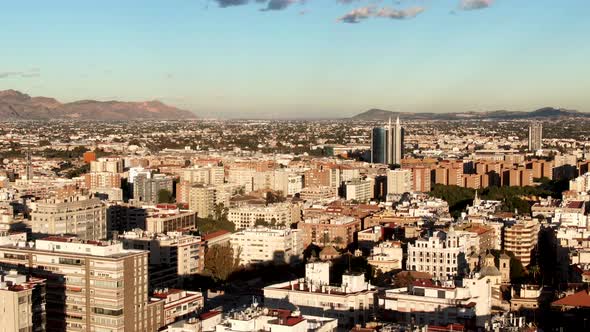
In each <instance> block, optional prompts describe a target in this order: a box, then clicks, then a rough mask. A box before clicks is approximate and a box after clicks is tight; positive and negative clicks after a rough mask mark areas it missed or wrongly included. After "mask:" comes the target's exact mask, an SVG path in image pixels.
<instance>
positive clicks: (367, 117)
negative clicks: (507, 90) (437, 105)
mask: <svg viewBox="0 0 590 332" xmlns="http://www.w3.org/2000/svg"><path fill="white" fill-rule="evenodd" d="M398 116H399V117H400V119H404V120H486V119H497V120H526V119H550V118H565V117H580V118H590V113H582V112H578V111H574V110H566V109H562V108H561V109H558V108H552V107H545V108H541V109H538V110H535V111H532V112H514V111H490V112H463V113H409V112H392V111H385V110H380V109H371V110H368V111H366V112H363V113H360V114H357V115H355V116H353V117H351V118H350V119H351V120H357V121H359V120H360V121H387V120H388V119H389V118H390V117H391V118H392V119H393V120H395V118H397V117H398Z"/></svg>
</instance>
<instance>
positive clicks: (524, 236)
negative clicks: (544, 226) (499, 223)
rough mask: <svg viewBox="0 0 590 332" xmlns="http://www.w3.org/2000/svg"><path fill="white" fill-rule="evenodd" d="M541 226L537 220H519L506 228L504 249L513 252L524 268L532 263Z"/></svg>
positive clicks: (508, 223) (507, 224)
mask: <svg viewBox="0 0 590 332" xmlns="http://www.w3.org/2000/svg"><path fill="white" fill-rule="evenodd" d="M540 229H541V225H540V223H539V221H538V220H537V219H530V218H527V219H519V220H516V221H511V222H507V223H506V226H505V227H504V234H503V239H502V240H503V241H502V243H503V249H504V250H505V251H511V252H512V253H513V254H514V256H515V257H516V258H518V259H519V260H520V262H521V263H522V265H523V266H527V265H529V264H530V263H531V255H532V252H533V249H535V247H536V246H537V242H538V240H539V230H540Z"/></svg>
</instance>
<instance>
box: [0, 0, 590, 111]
mask: <svg viewBox="0 0 590 332" xmlns="http://www.w3.org/2000/svg"><path fill="white" fill-rule="evenodd" d="M231 4H234V5H235V4H241V5H237V6H231ZM35 6H36V7H35V8H36V10H34V11H31V10H30V4H26V5H25V4H19V3H10V4H7V5H6V6H5V8H4V10H3V11H2V13H0V18H2V20H3V22H4V24H5V29H3V31H2V32H0V36H1V37H0V38H1V39H2V40H3V41H4V46H5V47H4V48H5V50H4V51H3V52H2V54H1V55H0V60H1V61H0V63H2V65H1V66H0V90H4V89H16V90H20V91H23V92H25V93H28V94H30V95H35V96H48V97H55V98H57V99H59V100H60V101H63V102H69V101H73V100H80V99H97V100H111V99H119V100H124V101H142V100H152V99H158V100H161V101H163V102H166V103H167V104H171V105H174V106H178V107H180V108H183V109H187V110H190V111H193V112H195V113H196V114H197V115H198V116H200V117H232V118H235V117H242V118H248V117H252V118H261V117H262V118H293V117H295V116H294V115H297V117H308V118H318V117H325V118H338V117H348V116H351V115H354V114H358V113H361V112H363V111H365V110H367V109H370V108H380V109H386V110H391V111H402V112H464V111H492V110H497V109H507V110H514V111H531V110H534V109H537V108H540V107H544V106H553V107H563V108H568V109H577V110H579V111H587V110H589V109H590V108H589V107H588V106H589V105H588V103H589V101H588V100H587V98H584V96H585V92H584V91H583V87H584V86H587V85H588V83H590V82H589V81H588V80H589V78H588V77H590V76H589V75H587V74H588V73H590V72H589V70H590V69H589V68H588V66H586V65H585V62H584V60H585V59H586V58H587V57H588V55H590V49H589V48H588V47H587V46H585V45H582V44H581V43H580V41H581V40H583V38H584V36H583V32H584V31H587V30H588V28H589V27H590V26H589V25H590V23H589V22H587V20H584V16H583V15H584V13H585V12H586V9H588V6H589V5H588V4H587V3H585V2H583V1H568V2H567V3H556V2H549V1H535V2H533V1H521V2H519V3H518V4H515V3H513V2H512V3H511V2H507V1H499V0H497V1H488V0H481V1H458V0H453V1H451V0H449V1H398V2H390V1H382V2H372V1H361V0H359V1H337V0H334V1H332V0H330V1H323V2H319V1H307V2H305V3H303V2H300V1H269V2H265V3H260V1H221V0H216V1H209V2H207V1H194V2H176V1H174V2H172V3H162V2H158V1H144V2H142V3H141V6H138V5H137V3H134V2H128V3H124V4H121V3H115V2H109V1H107V2H101V3H100V4H91V3H72V2H66V1H54V2H52V3H51V4H47V3H44V2H36V3H35ZM23 17H26V19H23ZM351 23H352V24H351ZM41 55H42V56H41ZM424 96H428V98H425V97H424Z"/></svg>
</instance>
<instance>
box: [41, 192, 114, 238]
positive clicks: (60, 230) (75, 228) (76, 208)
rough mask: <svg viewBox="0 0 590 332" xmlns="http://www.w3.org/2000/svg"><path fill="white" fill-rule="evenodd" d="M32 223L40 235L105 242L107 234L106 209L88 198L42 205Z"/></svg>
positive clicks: (98, 201) (70, 199) (82, 197)
mask: <svg viewBox="0 0 590 332" xmlns="http://www.w3.org/2000/svg"><path fill="white" fill-rule="evenodd" d="M31 223H32V230H33V233H37V234H52V235H61V234H71V235H76V236H77V237H79V238H80V239H83V240H100V239H105V238H106V235H107V234H106V232H107V217H106V206H105V205H104V204H103V203H102V202H101V201H100V200H99V199H96V198H90V197H88V196H73V197H70V198H68V199H65V200H58V199H48V200H45V201H41V202H38V203H36V207H35V208H34V210H33V212H32V213H31Z"/></svg>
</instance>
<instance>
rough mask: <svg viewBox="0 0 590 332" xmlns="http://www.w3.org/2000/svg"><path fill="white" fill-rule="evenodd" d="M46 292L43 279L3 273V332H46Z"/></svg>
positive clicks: (0, 324)
mask: <svg viewBox="0 0 590 332" xmlns="http://www.w3.org/2000/svg"><path fill="white" fill-rule="evenodd" d="M45 292H46V282H45V280H44V279H40V278H34V277H30V276H29V277H27V276H26V275H22V274H18V273H17V271H16V270H10V271H8V272H7V273H3V272H0V313H1V314H0V331H31V332H37V331H39V332H42V331H45V330H46V326H45V324H46V313H45Z"/></svg>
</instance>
